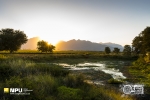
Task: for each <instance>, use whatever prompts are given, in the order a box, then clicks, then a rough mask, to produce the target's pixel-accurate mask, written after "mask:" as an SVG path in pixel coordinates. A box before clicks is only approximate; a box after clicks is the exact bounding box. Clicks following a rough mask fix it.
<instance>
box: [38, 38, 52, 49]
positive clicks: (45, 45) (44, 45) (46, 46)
mask: <svg viewBox="0 0 150 100" xmlns="http://www.w3.org/2000/svg"><path fill="white" fill-rule="evenodd" d="M37 49H38V50H39V51H41V52H53V50H54V49H55V46H53V45H51V44H48V42H46V41H44V40H41V41H39V42H38V43H37Z"/></svg>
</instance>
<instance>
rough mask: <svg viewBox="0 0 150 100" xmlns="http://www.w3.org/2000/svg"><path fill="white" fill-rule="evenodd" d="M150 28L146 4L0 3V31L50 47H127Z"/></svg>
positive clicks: (142, 0)
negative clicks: (80, 43) (75, 43)
mask: <svg viewBox="0 0 150 100" xmlns="http://www.w3.org/2000/svg"><path fill="white" fill-rule="evenodd" d="M147 26H150V0H0V29H2V28H13V29H15V30H21V31H24V32H25V33H26V34H27V36H28V38H32V37H37V36H38V37H40V38H41V39H44V40H46V41H48V42H50V43H52V44H54V45H55V44H56V43H57V42H58V41H60V40H64V41H68V40H71V39H80V40H89V41H92V42H97V43H99V42H112V43H118V44H121V45H125V44H131V42H132V40H133V38H134V37H135V36H137V35H138V34H139V33H140V32H141V31H143V30H144V29H145V28H146V27H147Z"/></svg>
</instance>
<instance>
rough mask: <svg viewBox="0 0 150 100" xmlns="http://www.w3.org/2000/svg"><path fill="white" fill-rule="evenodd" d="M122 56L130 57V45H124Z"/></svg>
mask: <svg viewBox="0 0 150 100" xmlns="http://www.w3.org/2000/svg"><path fill="white" fill-rule="evenodd" d="M123 54H124V55H125V56H130V55H131V47H130V45H125V46H124V49H123Z"/></svg>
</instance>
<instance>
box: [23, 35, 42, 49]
mask: <svg viewBox="0 0 150 100" xmlns="http://www.w3.org/2000/svg"><path fill="white" fill-rule="evenodd" d="M39 40H40V39H39V37H33V38H30V39H28V41H27V43H26V44H23V45H22V46H21V49H31V50H35V49H36V48H37V42H38V41H39Z"/></svg>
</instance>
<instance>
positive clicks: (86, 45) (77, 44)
mask: <svg viewBox="0 0 150 100" xmlns="http://www.w3.org/2000/svg"><path fill="white" fill-rule="evenodd" d="M107 46H108V47H110V49H111V50H113V49H114V47H118V48H119V49H122V46H121V45H119V44H114V43H109V44H108V43H106V44H105V43H94V42H91V41H85V40H74V39H73V40H69V41H67V42H65V41H60V42H59V43H58V44H57V45H56V50H87V51H104V49H105V47H107Z"/></svg>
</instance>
